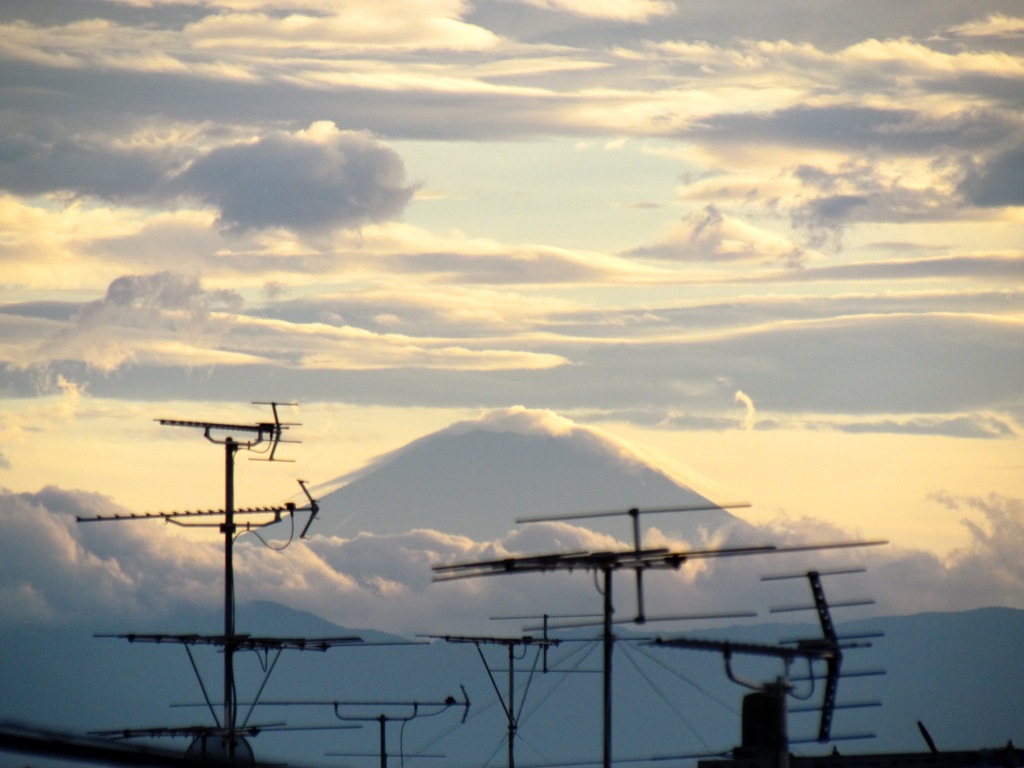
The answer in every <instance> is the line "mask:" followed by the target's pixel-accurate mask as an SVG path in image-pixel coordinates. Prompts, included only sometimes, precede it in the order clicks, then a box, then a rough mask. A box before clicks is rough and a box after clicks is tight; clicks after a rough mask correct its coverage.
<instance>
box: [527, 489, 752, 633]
mask: <svg viewBox="0 0 1024 768" xmlns="http://www.w3.org/2000/svg"><path fill="white" fill-rule="evenodd" d="M749 506H750V504H749V503H747V502H744V501H741V502H731V503H728V504H689V505H682V506H672V507H648V508H646V509H640V508H638V507H632V508H630V509H627V510H608V511H605V512H574V513H570V514H567V515H544V516H540V517H520V518H517V519H516V522H517V523H549V522H560V521H564V520H591V519H596V518H600V517H622V516H623V515H628V516H629V517H630V518H631V519H632V521H633V551H634V553H635V555H636V558H635V559H636V562H635V563H634V564H633V572H634V574H635V575H636V618H635V619H633V622H634V623H636V624H643V623H644V622H646V621H647V615H646V612H645V610H644V570H645V569H646V568H647V565H646V564H644V562H643V560H642V557H641V556H642V554H643V551H644V550H643V545H642V541H641V534H640V515H641V514H648V515H653V514H663V513H666V512H712V511H715V510H722V509H735V508H738V507H749ZM624 564H626V563H624Z"/></svg>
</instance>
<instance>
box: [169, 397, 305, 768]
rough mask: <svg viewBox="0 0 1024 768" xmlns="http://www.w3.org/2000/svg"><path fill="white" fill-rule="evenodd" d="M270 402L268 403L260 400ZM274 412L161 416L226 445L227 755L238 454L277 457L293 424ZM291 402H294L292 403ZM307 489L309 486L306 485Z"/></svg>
mask: <svg viewBox="0 0 1024 768" xmlns="http://www.w3.org/2000/svg"><path fill="white" fill-rule="evenodd" d="M256 404H257V405H266V403H256ZM269 405H270V407H271V411H272V413H273V414H274V421H273V422H260V423H257V424H218V423H215V422H196V421H177V420H174V419H158V421H159V422H160V423H161V424H162V425H164V426H165V427H191V428H197V429H202V430H203V436H204V437H205V438H206V439H207V440H209V441H210V442H211V443H214V444H216V445H223V446H224V522H223V523H221V525H220V532H221V533H223V534H224V728H225V730H226V731H227V733H228V736H229V738H228V743H227V757H228V760H231V759H232V757H233V744H232V741H233V740H232V739H231V738H230V736H231V734H233V733H234V732H235V718H236V716H237V707H236V706H235V669H234V656H235V650H236V642H235V565H234V545H235V533H236V532H237V530H238V527H237V525H236V524H235V454H236V453H238V451H239V450H240V449H242V448H244V449H245V450H247V451H251V450H253V449H255V448H256V447H257V446H259V445H262V444H264V443H267V444H268V446H269V452H268V456H267V461H274V458H275V453H276V452H277V446H278V444H279V443H280V442H281V435H282V433H283V432H284V430H286V429H288V427H289V426H292V425H291V424H282V423H281V420H280V418H279V417H278V414H277V406H278V405H279V403H276V402H271V403H269ZM289 405H291V403H289ZM214 432H227V433H229V434H228V435H227V436H226V437H224V438H217V437H214V434H213V433H214ZM231 433H234V434H246V435H250V437H249V439H248V440H243V441H237V440H235V438H234V437H233V436H232V434H231ZM303 490H304V491H305V486H303Z"/></svg>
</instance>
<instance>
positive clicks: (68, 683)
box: [0, 602, 1024, 768]
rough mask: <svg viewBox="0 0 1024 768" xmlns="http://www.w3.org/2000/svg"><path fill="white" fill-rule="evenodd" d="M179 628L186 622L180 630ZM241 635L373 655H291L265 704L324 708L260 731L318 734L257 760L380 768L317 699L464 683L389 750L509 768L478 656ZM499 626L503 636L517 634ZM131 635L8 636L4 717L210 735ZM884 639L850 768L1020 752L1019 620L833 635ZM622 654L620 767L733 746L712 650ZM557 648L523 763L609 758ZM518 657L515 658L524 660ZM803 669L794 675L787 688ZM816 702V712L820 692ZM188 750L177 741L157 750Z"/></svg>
mask: <svg viewBox="0 0 1024 768" xmlns="http://www.w3.org/2000/svg"><path fill="white" fill-rule="evenodd" d="M179 622H180V623H179ZM218 622H219V616H218V612H216V611H205V612H204V611H187V610H182V611H180V612H179V613H178V614H176V615H175V616H173V617H168V624H171V623H173V624H175V626H169V625H168V626H161V627H160V629H161V630H162V631H170V632H188V631H213V632H216V631H217V628H218V627H219V623H218ZM238 624H239V631H243V632H249V633H253V634H278V635H286V636H337V635H350V634H361V635H363V636H364V637H365V638H366V639H367V640H368V641H369V642H368V644H367V645H366V646H365V647H351V648H336V649H333V650H329V651H327V652H294V651H286V652H284V653H283V654H282V656H281V658H280V659H279V660H278V663H277V665H276V667H275V668H274V672H273V676H272V677H271V678H270V682H269V683H268V685H267V688H266V690H265V691H264V699H266V700H275V701H291V702H302V701H306V702H311V701H319V702H321V704H319V705H312V704H311V705H298V704H297V703H296V704H293V705H292V706H276V707H270V706H268V707H258V708H256V710H254V712H253V714H252V716H251V719H250V723H251V724H265V725H269V724H272V723H288V724H289V725H290V726H304V727H307V728H314V729H316V730H313V731H300V732H274V730H273V729H272V728H270V729H267V731H266V732H265V733H262V734H261V735H260V736H258V737H256V739H255V740H254V742H253V743H254V746H255V749H256V752H257V757H258V758H260V759H263V760H287V761H288V762H291V763H292V764H296V763H297V764H303V765H327V764H329V765H336V764H338V758H327V757H325V755H326V754H327V753H335V754H337V753H347V754H351V753H356V752H358V753H362V754H364V755H366V756H365V757H358V758H357V757H349V758H345V759H343V760H342V763H343V764H344V765H348V766H366V767H367V768H372V767H373V766H376V765H377V764H378V761H377V759H376V758H375V757H374V755H376V754H377V753H378V749H379V731H378V728H377V723H376V722H370V723H369V724H367V725H366V727H364V728H363V729H361V730H355V731H351V730H323V728H324V727H327V726H332V725H334V726H340V725H342V722H341V721H340V720H338V719H337V718H336V717H335V712H334V709H333V708H332V707H331V706H330V705H329V704H324V703H323V702H332V701H338V702H364V703H366V702H385V701H388V702H410V704H409V705H408V706H404V707H403V706H385V705H383V704H381V705H373V704H366V705H364V706H359V707H355V706H353V707H342V708H341V712H342V714H349V715H353V716H369V717H370V718H371V719H372V718H375V717H376V716H378V715H379V714H383V713H387V714H388V716H389V717H394V718H401V717H404V716H407V715H410V714H411V713H412V711H413V710H412V706H411V702H414V701H418V702H424V703H425V702H431V701H443V700H444V698H445V697H447V696H453V697H455V698H456V699H458V700H459V701H461V700H462V686H464V688H465V691H466V692H467V694H468V696H469V699H470V701H471V706H470V709H469V712H468V715H467V718H466V722H465V723H462V722H461V719H462V716H463V712H462V710H461V709H460V708H458V707H452V708H451V709H450V710H449V711H446V712H440V711H439V710H438V708H430V707H427V706H423V707H422V709H421V710H420V714H424V715H426V714H432V715H433V716H431V717H423V718H418V719H416V720H412V721H410V722H408V723H406V724H405V725H404V726H401V725H400V724H399V723H397V722H396V723H394V724H393V726H389V727H388V731H387V734H388V744H389V747H388V749H389V752H390V753H391V754H392V755H394V756H395V759H396V764H397V762H398V756H399V754H400V752H402V753H404V760H405V761H406V762H408V763H409V764H410V765H412V764H413V763H414V762H415V763H416V764H419V763H420V762H424V763H426V762H429V764H431V765H433V764H434V763H435V762H436V761H433V760H432V761H427V760H426V759H425V758H424V759H423V760H417V758H416V757H415V755H416V753H417V752H428V753H431V754H445V755H446V756H447V757H448V760H447V763H446V764H450V765H455V766H468V765H481V766H482V765H504V749H505V748H504V736H505V732H506V722H505V719H504V714H503V713H502V710H501V707H500V706H499V704H498V701H497V697H496V694H495V690H494V687H493V686H492V683H491V681H490V680H489V679H488V678H487V675H486V672H485V670H484V667H483V664H482V663H481V661H480V657H479V655H478V653H477V650H476V647H475V646H474V645H472V644H450V643H446V642H444V641H443V640H435V641H433V642H432V643H431V644H429V645H408V644H405V645H388V643H390V642H396V641H402V638H396V637H393V636H387V635H381V634H379V633H373V632H367V631H359V630H352V629H350V628H342V627H337V626H334V625H332V624H330V623H328V622H325V621H323V620H322V619H319V618H317V617H315V616H312V615H311V614H308V613H302V612H299V611H293V610H291V609H289V608H286V607H284V606H280V605H275V604H273V603H266V602H262V603H252V604H248V605H245V606H240V608H239V617H238ZM502 624H503V626H501V627H498V628H497V629H499V630H501V631H498V632H496V633H495V634H500V635H503V636H518V635H519V630H520V628H519V627H516V628H515V629H514V630H513V631H510V628H509V627H508V626H504V624H505V623H504V622H503V623H502ZM155 629H157V627H154V626H148V627H138V626H133V625H131V620H130V618H126V619H125V626H119V627H110V626H102V627H92V626H85V625H75V626H63V627H57V628H40V627H35V628H30V627H14V628H10V630H9V631H5V632H4V633H3V634H2V636H0V680H2V681H3V684H2V686H3V694H4V695H3V697H2V698H0V720H4V721H12V720H15V721H21V722H27V723H30V724H33V725H36V726H39V727H44V728H48V729H63V730H70V731H73V732H78V733H81V732H84V731H86V730H90V729H117V728H125V727H153V726H170V725H174V726H182V725H187V724H199V723H207V724H208V723H209V722H210V713H209V712H208V710H207V708H206V707H205V706H204V705H203V699H202V696H201V693H200V689H199V687H198V686H197V684H196V682H195V680H194V677H193V673H192V670H191V667H190V665H189V662H188V658H187V656H186V654H185V652H184V651H183V650H182V648H180V647H177V646H173V645H164V644H160V645H153V644H138V643H136V644H130V643H128V642H127V641H125V640H118V639H106V638H95V637H93V633H94V632H97V631H101V632H111V631H113V632H125V631H129V630H150V631H152V630H155ZM867 630H871V631H875V630H878V631H881V632H883V633H884V636H883V637H881V638H879V639H877V640H874V641H873V647H872V648H870V649H864V650H859V651H850V652H848V654H847V663H846V669H847V671H848V672H850V673H855V672H857V671H864V670H884V671H885V675H883V676H869V677H859V676H856V675H853V674H851V676H849V677H847V678H844V679H843V680H842V681H841V683H840V689H839V703H840V705H843V704H844V703H858V702H865V701H869V700H878V701H879V702H881V706H880V707H875V708H855V709H842V708H840V709H839V710H838V711H837V712H836V716H835V721H834V725H833V733H834V734H835V735H836V736H837V737H839V736H842V735H843V734H863V733H873V734H875V735H876V738H874V739H870V740H856V741H838V742H836V746H838V748H839V749H840V750H841V751H842V752H843V753H844V754H854V753H866V752H873V751H923V750H924V749H925V745H924V743H923V741H922V739H921V737H920V734H919V732H918V730H917V727H916V722H917V721H918V720H921V721H923V722H924V723H925V724H926V725H927V727H928V728H929V730H930V731H931V733H932V735H933V736H934V738H935V741H936V742H937V744H938V746H939V748H940V749H949V750H955V749H973V748H980V747H997V746H1002V745H1004V744H1005V743H1006V742H1007V740H1010V739H1013V740H1014V741H1015V743H1018V744H1020V743H1022V742H1024V723H1022V721H1021V719H1020V710H1019V691H1020V685H1021V682H1022V681H1024V656H1022V654H1020V652H1019V650H1020V649H1019V638H1020V637H1022V636H1024V611H1019V610H1011V609H996V608H992V609H982V610H977V611H969V612H963V613H934V614H921V615H916V616H896V617H884V618H877V619H868V620H863V621H858V622H851V623H841V624H839V631H840V634H843V633H863V632H865V631H867ZM618 634H619V636H620V638H622V640H623V641H622V642H619V643H617V645H616V651H615V656H614V659H615V683H614V686H615V687H614V691H615V724H616V725H615V738H614V743H615V747H614V748H615V753H616V755H617V756H620V757H619V759H623V760H625V759H628V758H638V757H650V756H667V755H682V754H688V755H692V754H695V753H710V752H719V751H722V750H726V749H729V748H731V747H732V746H734V745H735V744H736V743H737V742H738V740H739V733H740V731H739V727H740V725H739V715H738V712H739V706H740V701H741V698H742V696H743V694H744V693H745V690H744V689H742V688H740V687H738V686H736V685H734V684H732V683H730V682H728V680H727V679H726V677H725V673H724V667H723V664H722V661H721V659H720V658H719V657H717V654H712V653H708V652H700V651H683V650H678V649H665V648H655V647H651V646H648V645H645V644H643V643H642V642H639V640H640V639H642V638H643V637H649V635H640V634H638V633H637V632H635V631H631V630H628V629H621V630H619V631H618ZM815 634H816V631H815V628H814V627H812V626H810V625H793V624H788V625H783V624H767V625H756V626H742V627H723V628H721V629H716V630H702V631H700V632H694V633H692V635H693V636H698V637H713V638H720V639H733V640H756V641H760V642H777V641H779V640H781V639H784V638H793V637H806V636H814V635H815ZM564 637H566V638H567V639H566V641H565V642H563V643H562V644H561V645H560V646H559V647H557V648H555V649H552V651H551V653H550V657H549V667H550V669H551V670H552V671H551V672H549V673H548V674H543V673H542V671H541V666H540V664H539V663H537V664H536V665H534V654H533V652H532V651H530V652H528V653H526V654H525V655H524V654H521V653H518V654H517V660H516V662H515V663H516V669H517V670H518V672H517V675H516V680H517V691H518V694H517V701H518V700H519V695H522V694H523V693H524V692H525V694H526V703H525V705H524V706H523V708H522V714H521V717H520V736H521V741H517V754H518V756H519V758H520V761H521V763H522V764H544V763H551V762H557V761H568V760H570V759H572V760H581V759H589V758H597V757H598V756H599V755H600V675H599V674H596V672H597V670H599V669H600V658H601V654H600V649H599V646H598V645H597V643H596V641H595V640H594V639H593V638H594V637H596V632H590V631H589V630H579V631H576V632H575V633H574V634H572V635H571V636H564ZM481 650H482V651H483V653H484V654H485V656H487V657H488V658H489V659H490V661H491V664H492V665H493V669H494V670H496V674H495V680H496V681H497V685H498V686H499V687H500V688H501V689H502V690H503V692H504V689H505V685H506V679H507V674H506V671H507V663H508V662H507V655H506V652H505V649H504V648H501V647H497V646H489V645H483V646H481ZM520 650H522V649H520ZM195 654H196V659H197V663H198V664H199V667H200V669H201V670H203V672H204V675H205V676H206V678H207V690H208V691H209V692H210V695H211V698H212V699H213V700H214V702H215V703H216V702H217V701H219V694H218V691H219V687H218V685H219V683H218V680H219V671H220V656H219V654H218V653H216V652H215V651H213V650H212V649H196V651H195ZM273 661H274V658H273V654H271V655H270V657H269V659H268V658H264V657H262V656H257V655H256V654H254V653H240V654H239V656H238V658H237V664H236V666H237V669H238V681H239V682H238V691H239V694H238V695H239V700H240V701H243V702H247V701H250V700H251V698H252V696H254V695H255V692H256V688H257V687H258V684H259V681H260V680H261V671H262V669H263V668H264V667H266V666H267V665H268V664H269V663H272V662H273ZM734 664H735V666H736V669H737V672H738V673H740V674H742V675H744V676H746V677H750V678H753V679H755V680H766V679H772V678H773V677H774V675H776V674H778V672H779V671H780V670H779V669H778V668H777V667H776V666H775V663H774V662H767V661H763V660H762V661H758V660H754V661H751V662H749V663H748V662H746V661H744V660H742V659H735V660H734ZM802 671H803V670H802V669H797V668H794V670H793V674H794V676H795V675H797V674H799V673H801V672H802ZM801 685H802V687H801V689H800V691H799V692H800V693H810V694H811V697H810V699H809V700H808V701H807V702H796V701H793V702H791V705H792V706H793V707H794V708H795V707H796V705H798V704H806V705H809V706H810V708H811V709H814V707H815V706H816V703H817V702H818V697H819V696H820V687H819V688H818V689H817V690H815V691H813V692H812V691H811V689H810V688H809V686H808V684H807V683H802V684H801ZM816 719H817V714H815V713H814V712H810V713H808V714H800V713H796V712H794V713H793V714H791V716H790V732H791V735H792V737H793V738H794V739H799V738H800V737H801V736H805V735H809V734H812V733H813V732H814V730H815V727H816ZM161 743H162V744H163V745H164V746H169V747H180V748H181V749H182V750H184V748H185V746H186V743H187V742H185V741H183V740H181V739H178V740H176V741H175V740H171V741H167V740H163V741H162V742H161ZM830 750H831V745H818V744H794V746H793V751H794V752H795V753H797V754H821V753H825V752H828V751H830ZM0 764H2V765H24V764H25V763H24V761H23V760H22V759H20V758H18V757H17V756H13V757H12V756H10V755H6V756H5V755H0Z"/></svg>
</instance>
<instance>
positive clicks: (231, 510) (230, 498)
mask: <svg viewBox="0 0 1024 768" xmlns="http://www.w3.org/2000/svg"><path fill="white" fill-rule="evenodd" d="M237 450H238V443H236V442H235V441H234V440H233V439H231V438H230V437H229V438H228V439H227V440H226V441H225V442H224V524H223V525H222V526H221V531H222V532H223V533H224V728H225V729H226V731H227V735H226V736H225V744H224V746H225V753H226V755H227V759H228V761H231V760H233V759H234V756H235V659H234V656H235V641H234V638H235V570H234V543H235V452H236V451H237Z"/></svg>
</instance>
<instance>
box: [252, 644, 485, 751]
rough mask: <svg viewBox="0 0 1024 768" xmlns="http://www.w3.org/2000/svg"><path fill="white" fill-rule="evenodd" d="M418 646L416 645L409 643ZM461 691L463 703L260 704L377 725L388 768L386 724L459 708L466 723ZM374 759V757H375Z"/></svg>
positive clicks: (446, 700)
mask: <svg viewBox="0 0 1024 768" xmlns="http://www.w3.org/2000/svg"><path fill="white" fill-rule="evenodd" d="M389 644H390V643H389ZM412 644H413V645H418V643H412ZM459 688H460V689H461V691H462V701H459V700H458V699H457V698H455V697H454V696H447V697H445V698H444V699H442V700H440V701H430V700H427V701H419V700H412V701H265V702H262V703H263V704H266V705H267V706H275V707H285V706H291V707H296V706H297V707H332V708H333V710H334V716H335V717H336V718H337V719H338V720H341V721H342V722H344V723H370V722H376V723H378V724H379V725H380V752H379V756H380V768H387V765H388V750H387V724H388V723H396V722H398V723H407V722H409V721H411V720H415V719H416V718H418V717H435V716H437V715H440V714H442V713H444V712H447V711H448V710H449V709H451V708H453V707H462V722H463V723H465V722H466V717H467V716H468V715H469V705H470V701H469V696H468V694H467V693H466V689H465V688H463V687H462V686H459ZM369 708H374V709H378V710H380V711H379V713H378V714H376V715H366V714H359V713H358V710H365V709H369ZM398 708H401V709H402V710H405V712H406V713H405V714H398V713H395V712H394V711H393V710H395V709H398ZM346 710H357V711H355V712H346ZM328 756H330V757H366V756H367V755H366V754H362V753H360V754H353V753H344V754H342V753H337V752H331V753H328ZM375 756H376V755H375ZM416 757H444V755H428V754H424V753H417V754H416Z"/></svg>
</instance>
